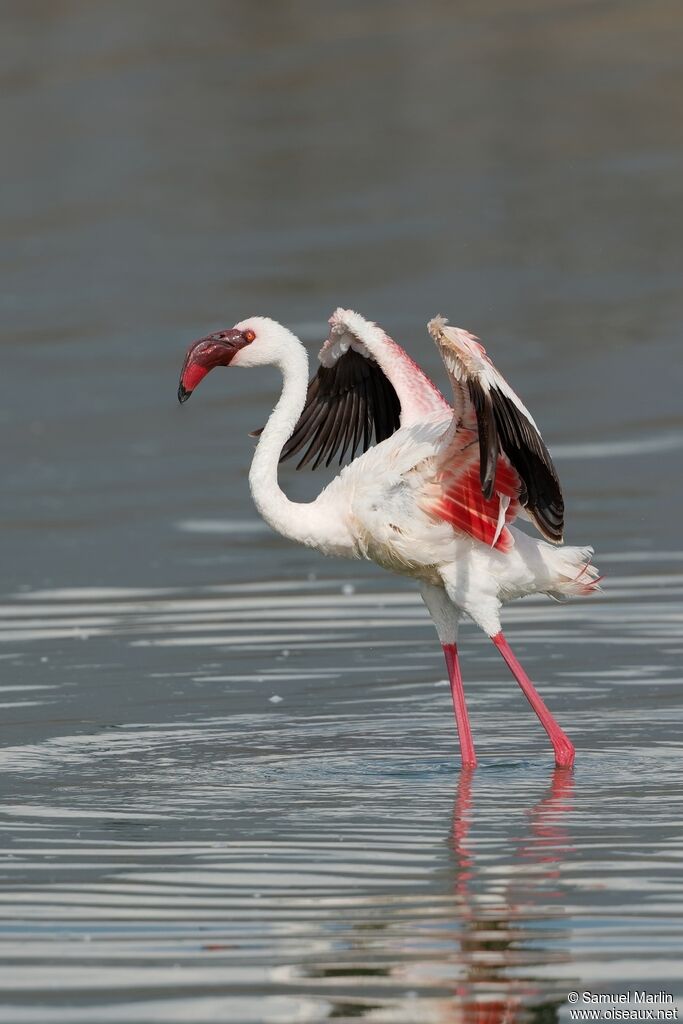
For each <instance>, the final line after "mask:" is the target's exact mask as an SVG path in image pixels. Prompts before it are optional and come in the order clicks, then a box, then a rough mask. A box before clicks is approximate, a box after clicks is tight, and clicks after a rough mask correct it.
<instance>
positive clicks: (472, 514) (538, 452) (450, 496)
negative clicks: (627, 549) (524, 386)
mask: <svg viewBox="0 0 683 1024" xmlns="http://www.w3.org/2000/svg"><path fill="white" fill-rule="evenodd" d="M429 332H430V334H431V335H432V337H433V338H434V340H435V341H436V344H437V347H438V349H439V351H440V353H441V356H442V358H443V361H444V364H445V366H446V370H447V371H448V375H449V377H450V379H451V384H452V385H453V394H454V398H455V401H454V415H453V419H452V421H451V424H450V426H449V428H448V430H447V431H446V433H445V434H444V435H443V438H442V439H441V442H440V445H439V449H438V451H437V456H436V461H435V467H436V476H435V479H434V481H433V483H432V485H431V486H430V488H429V502H430V506H429V507H430V511H432V512H434V513H435V514H436V515H438V516H439V517H440V518H443V519H446V520H448V521H449V522H451V523H452V524H453V525H454V526H456V527H457V528H458V529H461V530H464V531H465V532H466V533H469V534H470V535H471V536H474V537H476V538H477V539H478V540H482V541H484V542H485V543H487V544H490V545H491V547H497V548H499V549H502V550H507V549H509V547H510V546H511V544H512V537H511V535H510V533H509V531H508V530H506V526H507V524H508V523H510V522H512V520H513V519H514V518H515V516H516V515H517V514H518V512H519V511H520V508H524V509H525V510H526V513H527V515H528V517H529V518H530V519H531V520H532V521H533V522H534V523H535V524H536V526H537V527H538V529H539V530H540V532H541V533H542V534H543V536H544V537H546V538H547V539H548V540H550V541H552V542H553V543H556V544H557V543H560V542H561V541H562V534H563V530H564V501H563V498H562V490H561V487H560V481H559V479H558V476H557V472H556V470H555V467H554V465H553V462H552V459H551V458H550V454H549V452H548V449H547V448H546V446H545V444H544V442H543V439H542V437H541V435H540V433H539V430H538V427H537V426H536V424H535V423H534V420H533V418H532V416H531V413H530V412H529V410H528V409H527V408H526V406H524V404H523V403H522V401H521V399H520V398H518V396H517V395H516V394H515V392H514V391H513V390H512V388H511V387H510V385H509V384H508V383H507V381H506V380H505V379H504V377H503V376H502V375H501V374H500V373H499V372H498V370H496V368H495V366H494V365H493V363H492V362H491V360H490V359H489V357H488V356H487V355H486V350H485V349H484V347H483V345H481V344H480V342H479V341H478V340H477V339H476V338H475V337H474V336H473V335H471V334H468V332H467V331H463V330H460V329H459V328H457V327H450V326H449V325H448V324H447V322H446V321H445V320H444V319H443V318H442V317H435V318H434V320H431V321H430V323H429Z"/></svg>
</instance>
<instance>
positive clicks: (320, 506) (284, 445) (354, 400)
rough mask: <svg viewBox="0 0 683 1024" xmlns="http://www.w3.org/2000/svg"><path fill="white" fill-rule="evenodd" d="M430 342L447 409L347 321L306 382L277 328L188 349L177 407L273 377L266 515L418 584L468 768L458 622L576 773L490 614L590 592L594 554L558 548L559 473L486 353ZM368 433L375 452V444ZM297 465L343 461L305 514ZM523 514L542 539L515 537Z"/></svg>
mask: <svg viewBox="0 0 683 1024" xmlns="http://www.w3.org/2000/svg"><path fill="white" fill-rule="evenodd" d="M429 331H430V333H431V334H432V337H433V338H434V340H435V342H436V344H437V347H438V348H439V351H440V353H441V355H442V358H443V361H444V366H445V368H446V371H447V373H448V376H449V378H450V382H451V386H452V389H453V406H452V407H451V406H450V405H449V404H448V403H447V402H446V400H445V399H444V398H443V396H442V395H441V393H440V392H439V390H438V389H437V388H436V387H435V385H434V384H432V382H431V381H430V380H429V378H428V377H427V376H426V375H425V374H424V373H423V371H422V370H420V368H419V367H418V366H417V365H416V364H415V363H414V362H413V361H412V359H410V357H409V356H408V355H407V354H406V353H405V352H404V350H403V349H402V348H401V347H400V346H399V345H397V344H396V343H395V342H394V341H393V340H392V339H390V338H389V337H388V336H387V335H386V334H385V333H384V331H383V330H382V329H381V328H380V327H378V326H377V325H376V324H373V323H370V322H369V321H366V320H364V319H363V317H361V316H360V315H359V314H358V313H355V312H353V311H351V310H342V309H338V310H337V311H336V312H335V313H334V314H333V315H332V317H331V318H330V335H329V337H328V339H327V341H326V342H325V343H324V345H323V347H322V349H321V352H320V356H319V360H320V368H319V370H318V373H317V374H316V376H314V377H313V379H312V380H311V382H310V384H308V385H307V379H308V359H307V356H306V352H305V350H304V348H303V346H302V345H301V343H300V341H299V340H298V339H297V338H296V337H295V336H294V335H293V334H291V332H289V331H288V330H287V329H286V328H284V327H282V325H280V324H277V323H276V322H275V321H272V320H268V319H267V318H264V317H252V318H250V319H249V320H245V321H242V322H240V323H239V324H237V325H236V326H235V327H234V328H232V329H231V330H229V331H223V332H217V333H216V334H214V335H210V336H209V337H208V338H203V339H200V340H199V341H198V342H195V343H193V345H192V346H191V347H190V349H189V351H188V355H187V357H186V360H185V364H184V367H183V371H182V373H181V382H180V389H179V398H180V400H181V401H184V400H185V399H186V398H187V397H189V394H190V393H191V391H192V390H193V388H194V387H195V386H196V385H197V383H198V382H199V380H201V378H202V377H203V376H204V375H205V373H207V372H208V371H209V370H210V369H212V368H213V367H214V366H216V365H231V366H244V367H246V366H258V365H264V364H275V365H277V366H278V367H279V368H280V370H281V371H282V374H283V390H282V394H281V397H280V400H279V402H278V403H277V405H276V407H275V409H274V411H273V414H272V415H271V417H270V419H269V420H268V423H267V424H266V426H265V428H264V429H263V431H262V432H260V433H261V437H260V440H259V443H258V446H257V449H256V453H255V455H254V459H253V462H252V466H251V470H250V474H249V483H250V488H251V492H252V496H253V498H254V502H255V504H256V506H257V508H258V510H259V512H260V513H261V515H262V516H263V518H264V519H265V520H266V521H267V522H268V523H269V524H270V525H271V526H272V527H273V528H274V529H275V530H277V531H278V532H280V533H282V534H283V535H285V536H287V537H289V538H291V539H292V540H295V541H298V542H299V543H303V544H305V545H307V546H310V547H315V548H317V549H318V550H320V551H321V552H323V553H324V554H329V555H336V556H341V557H350V558H366V559H370V560H372V561H374V562H376V563H377V564H378V565H380V566H382V567H383V568H385V569H388V570H389V571H391V572H395V573H399V574H402V575H407V576H410V577H412V578H414V579H415V580H417V581H418V583H419V585H420V590H421V594H422V597H423V599H424V601H425V604H426V606H427V609H428V611H429V613H430V615H431V617H432V619H433V621H434V625H435V627H436V630H437V634H438V636H439V639H440V640H441V643H442V646H443V648H444V654H445V657H446V664H447V667H448V672H449V678H450V680H451V688H452V692H453V703H454V709H455V715H456V723H457V726H458V732H459V736H460V743H461V753H462V758H463V763H464V764H467V765H470V766H471V765H474V764H476V756H475V753H474V745H473V742H472V737H471V729H470V725H469V719H468V717H467V709H466V703H465V697H464V691H463V686H462V678H461V674H460V667H459V662H458V652H457V643H456V641H457V630H458V624H459V620H460V618H461V616H462V615H463V614H465V615H467V616H468V617H469V618H471V619H472V620H473V621H474V622H476V623H477V624H478V625H479V626H480V627H481V628H482V629H483V630H484V631H485V632H486V633H487V634H488V636H489V637H491V639H492V640H493V642H494V644H495V645H496V646H497V647H498V648H499V650H500V651H501V654H502V655H503V657H504V659H505V661H506V662H507V664H508V666H509V667H510V669H511V670H512V672H513V674H514V675H515V677H516V679H517V681H518V682H519V684H520V686H521V688H522V690H523V692H524V693H525V696H526V697H527V699H528V700H529V702H530V704H531V705H532V707H533V708H534V710H535V711H536V713H537V715H538V717H539V719H540V720H541V722H542V724H543V725H544V728H545V729H546V731H547V732H548V734H549V736H550V738H551V741H552V743H553V747H554V749H555V758H556V762H557V763H558V764H560V765H571V763H572V762H573V758H574V748H573V746H572V744H571V743H570V741H569V740H568V738H567V737H566V735H565V734H564V732H563V731H562V730H561V729H560V727H559V726H558V725H557V723H556V722H555V720H554V719H553V718H552V716H551V715H550V712H549V711H548V709H547V708H546V706H545V704H544V703H543V701H542V700H541V698H540V697H539V695H538V694H537V693H536V691H535V689H534V687H533V685H532V684H531V682H530V680H529V679H528V677H527V676H526V674H525V673H524V670H523V669H522V667H521V665H520V664H519V662H518V661H517V659H516V658H515V657H514V655H513V654H512V651H511V650H510V648H509V645H508V644H507V640H506V639H505V637H504V636H503V633H502V631H501V623H500V610H501V607H502V605H503V604H504V603H506V602H507V601H510V600H513V599H515V598H519V597H524V596H526V595H528V594H538V593H542V594H547V595H548V596H550V597H553V598H555V599H557V600H562V599H565V598H568V597H572V596H579V595H583V594H589V593H592V592H593V591H594V590H595V589H596V587H597V584H598V576H597V571H596V570H595V568H594V567H593V566H592V565H591V557H592V549H590V548H586V547H584V548H576V547H567V546H556V545H557V544H558V543H559V541H560V540H561V538H562V531H563V524H564V504H563V500H562V494H561V489H560V485H559V480H558V478H557V474H556V472H555V468H554V466H553V464H552V460H551V458H550V455H549V453H548V451H547V448H546V447H545V444H544V443H543V440H542V438H541V436H540V433H539V431H538V428H537V426H536V424H535V422H534V420H533V419H532V417H531V414H530V413H529V411H528V409H527V408H526V407H525V406H524V404H523V403H522V402H521V400H520V399H519V398H518V396H517V395H516V394H515V392H514V391H513V390H512V388H510V386H509V384H508V383H507V381H505V379H504V378H503V377H502V375H501V374H500V373H499V372H498V371H497V370H496V368H495V367H494V366H493V364H492V363H491V361H490V359H489V357H488V356H487V354H486V351H485V349H484V347H483V346H482V345H481V343H480V342H479V341H478V339H476V338H475V337H474V336H473V335H470V334H468V333H467V332H466V331H462V330H460V329H458V328H453V327H450V326H449V325H448V324H447V322H446V321H445V320H443V319H442V318H440V317H437V318H435V319H434V320H432V321H430V324H429ZM373 433H374V436H375V438H376V441H377V442H378V443H376V444H375V446H374V447H370V441H371V438H372V435H373ZM359 445H360V446H362V448H363V452H362V454H359V455H358V456H357V457H355V453H356V450H357V449H358V447H359ZM301 452H303V455H302V456H301V459H300V462H299V467H301V466H303V465H306V464H308V463H311V462H312V464H313V467H314V468H315V466H316V465H318V464H320V462H322V461H325V462H326V464H329V463H330V462H331V460H332V459H333V458H334V457H335V456H336V455H337V454H339V461H340V463H341V462H342V460H343V459H344V457H346V456H347V455H348V456H350V458H351V461H350V463H349V464H348V465H346V466H344V467H343V468H342V469H341V470H340V472H339V474H338V476H337V477H335V478H334V479H333V480H332V482H331V483H330V484H328V486H327V487H325V488H324V489H323V490H322V491H321V493H320V494H319V495H318V497H317V498H316V499H315V500H314V501H313V502H310V503H307V504H297V503H294V502H291V501H290V500H289V499H288V498H287V497H286V495H285V494H284V493H283V492H282V491H281V489H280V487H279V483H278V464H279V462H280V461H281V460H282V459H286V458H289V457H291V456H292V455H295V454H300V453H301ZM519 515H525V516H526V517H527V518H529V519H530V520H531V521H532V522H533V523H534V524H535V525H536V526H537V528H538V529H539V531H540V532H541V533H542V534H543V536H544V538H546V539H540V538H535V537H532V536H530V535H528V534H526V533H524V532H522V531H520V530H518V529H517V528H516V527H515V526H513V523H514V520H515V519H516V518H517V516H519ZM549 541H551V542H552V543H549Z"/></svg>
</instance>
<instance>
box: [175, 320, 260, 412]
mask: <svg viewBox="0 0 683 1024" xmlns="http://www.w3.org/2000/svg"><path fill="white" fill-rule="evenodd" d="M247 344H249V342H248V341H247V339H246V338H245V337H244V334H243V333H242V331H237V330H234V329H233V330H231V331H216V332H215V333H214V334H208V335H207V336H206V337H205V338H199V339H198V340H197V341H193V342H192V344H191V345H190V347H189V349H188V350H187V355H186V356H185V362H184V363H183V368H182V370H181V371H180V383H179V384H178V401H179V402H180V403H181V404H182V403H183V402H186V401H187V400H188V398H189V397H190V395H191V394H192V392H193V391H194V389H195V388H196V387H197V385H198V384H199V382H200V381H201V380H203V378H204V377H206V375H207V373H209V372H210V371H211V370H213V368H214V367H215V366H229V365H230V363H231V362H232V360H233V359H234V357H235V355H236V354H237V353H238V352H239V350H240V349H241V348H243V347H244V346H245V345H247Z"/></svg>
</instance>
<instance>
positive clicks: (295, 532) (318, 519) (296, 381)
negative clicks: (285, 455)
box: [249, 339, 332, 547]
mask: <svg viewBox="0 0 683 1024" xmlns="http://www.w3.org/2000/svg"><path fill="white" fill-rule="evenodd" d="M276 365H277V366H278V368H279V369H280V371H281V372H282V377H283V386H282V394H281V395H280V399H279V401H278V403H277V405H276V406H275V408H274V409H273V411H272V413H271V415H270V417H269V419H268V422H267V423H266V425H265V427H264V428H263V433H262V434H261V437H260V439H259V443H258V446H257V448H256V451H255V453H254V458H253V460H252V463H251V469H250V470H249V487H250V489H251V495H252V498H253V499H254V504H255V505H256V508H257V509H258V511H259V513H260V514H261V516H262V517H263V518H264V519H265V521H266V522H267V523H268V525H269V526H271V527H272V528H273V529H274V530H276V531H277V533H281V534H282V535H283V536H285V537H289V538H290V539H291V540H295V541H298V542H299V543H300V544H306V545H308V546H309V547H325V546H328V545H329V544H330V537H329V532H330V531H329V527H330V526H331V525H332V524H331V523H330V522H329V516H326V515H324V514H323V512H322V509H321V508H320V506H319V504H318V502H319V499H316V501H313V502H310V503H305V504H300V503H298V502H294V501H290V500H289V498H288V497H287V495H286V494H285V493H284V492H283V491H282V490H281V489H280V485H279V483H278V479H277V473H278V463H279V460H280V454H281V452H282V449H283V447H284V445H285V444H286V442H287V441H288V440H289V438H290V437H291V436H292V433H293V431H294V427H295V426H296V423H297V421H298V419H299V417H300V415H301V413H302V411H303V408H304V405H305V404H306V391H307V388H308V356H307V354H306V349H305V348H304V347H303V345H302V344H301V342H300V341H298V339H297V340H295V339H292V343H291V345H288V346H287V350H286V352H285V353H284V354H283V356H282V358H279V359H278V360H277V362H276Z"/></svg>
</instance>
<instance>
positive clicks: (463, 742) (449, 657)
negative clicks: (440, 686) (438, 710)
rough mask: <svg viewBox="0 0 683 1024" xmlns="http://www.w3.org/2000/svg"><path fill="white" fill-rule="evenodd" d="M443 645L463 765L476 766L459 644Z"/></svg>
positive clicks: (466, 766)
mask: <svg viewBox="0 0 683 1024" xmlns="http://www.w3.org/2000/svg"><path fill="white" fill-rule="evenodd" d="M441 646H442V647H443V653H444V657H445V659H446V668H447V669H448V678H449V679H450V682H451V696H452V697H453V710H454V711H455V724H456V726H457V727H458V737H459V739H460V757H461V759H462V766H463V768H476V766H477V756H476V754H475V752H474V743H473V742H472V730H471V729H470V720H469V716H468V714H467V704H466V703H465V691H464V689H463V685H462V675H461V673H460V662H459V661H458V645H457V644H442V645H441Z"/></svg>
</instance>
